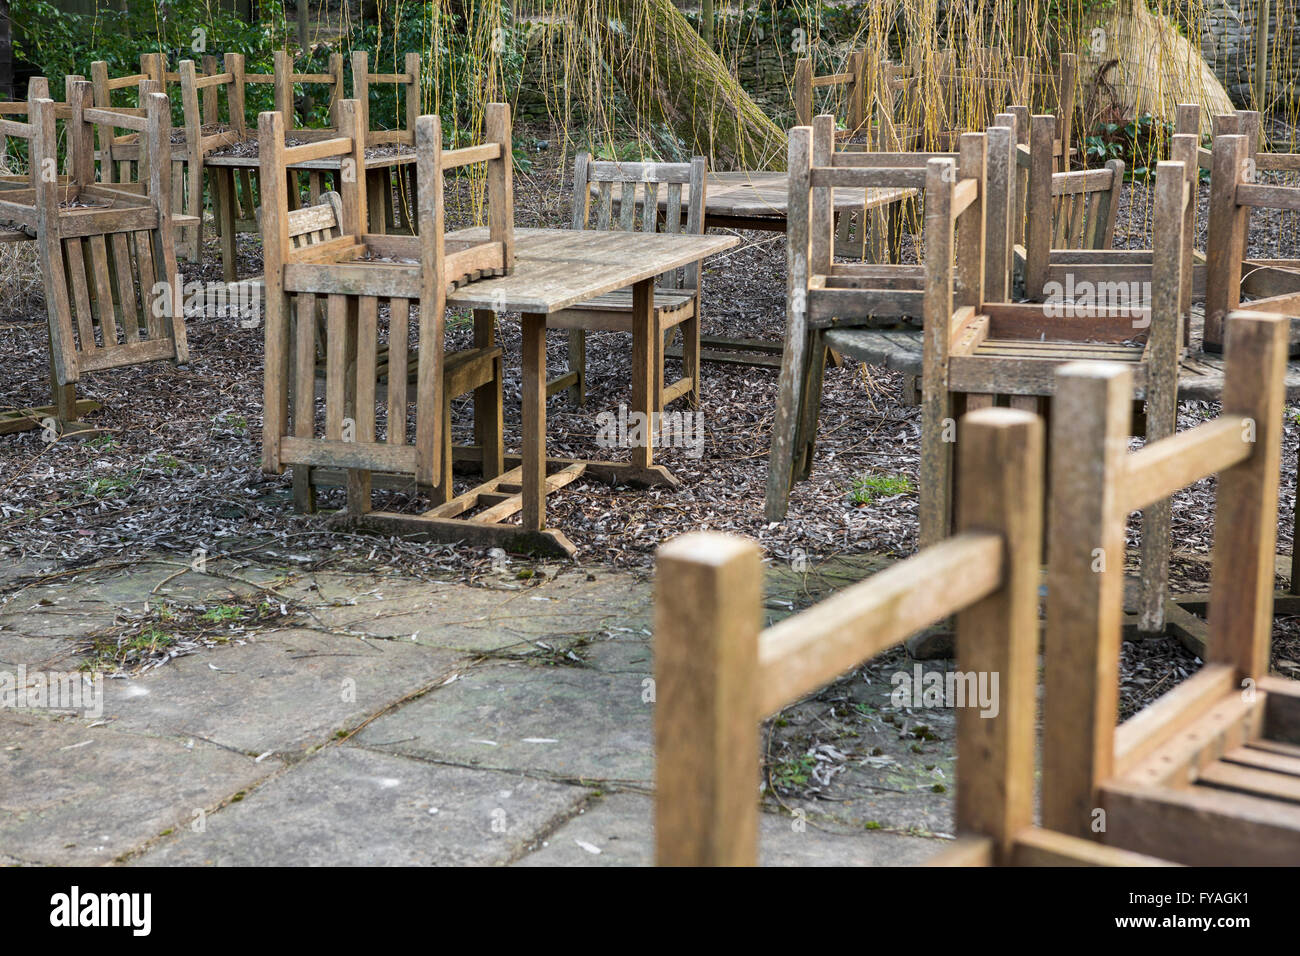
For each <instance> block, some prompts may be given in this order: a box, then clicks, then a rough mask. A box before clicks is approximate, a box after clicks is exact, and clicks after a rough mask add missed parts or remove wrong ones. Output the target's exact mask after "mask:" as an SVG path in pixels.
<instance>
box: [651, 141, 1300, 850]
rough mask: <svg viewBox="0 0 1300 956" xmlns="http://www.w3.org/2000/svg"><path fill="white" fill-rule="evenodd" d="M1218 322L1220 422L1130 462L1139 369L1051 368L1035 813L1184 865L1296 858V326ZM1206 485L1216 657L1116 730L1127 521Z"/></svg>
mask: <svg viewBox="0 0 1300 956" xmlns="http://www.w3.org/2000/svg"><path fill="white" fill-rule="evenodd" d="M1234 149H1235V147H1234ZM1224 324H1225V332H1226V339H1227V349H1226V361H1227V366H1228V369H1227V374H1226V380H1225V384H1224V390H1223V401H1222V409H1221V412H1220V414H1219V416H1218V417H1217V418H1215V419H1213V420H1211V421H1208V422H1204V423H1202V424H1200V425H1197V426H1196V427H1195V428H1192V429H1189V430H1187V431H1184V432H1181V433H1179V434H1178V435H1176V436H1173V437H1169V438H1165V439H1163V440H1161V441H1158V442H1154V443H1151V444H1148V445H1147V446H1146V447H1144V448H1142V449H1141V450H1139V451H1137V452H1132V453H1130V452H1129V451H1128V450H1127V437H1128V435H1129V434H1130V432H1131V427H1130V425H1129V422H1128V416H1129V396H1130V395H1131V392H1132V388H1133V382H1132V371H1131V369H1130V368H1128V367H1122V366H1117V365H1104V364H1089V365H1085V366H1069V367H1067V368H1064V369H1061V370H1060V371H1059V372H1058V373H1057V375H1058V383H1057V399H1056V400H1057V403H1058V415H1057V418H1056V420H1055V421H1054V422H1053V426H1052V427H1053V430H1054V431H1055V432H1057V436H1056V440H1055V442H1054V446H1055V447H1054V450H1053V453H1052V460H1051V465H1050V470H1051V474H1052V492H1051V505H1050V507H1051V526H1050V529H1049V539H1050V541H1049V553H1048V577H1047V619H1046V620H1047V623H1046V639H1045V650H1044V658H1045V675H1044V676H1045V688H1044V694H1043V745H1042V752H1043V772H1042V792H1043V806H1042V819H1043V826H1045V827H1047V828H1049V829H1052V830H1055V831H1057V832H1059V833H1063V834H1066V835H1069V836H1077V837H1080V838H1083V839H1091V840H1095V841H1097V842H1098V843H1099V844H1105V845H1108V846H1113V847H1121V848H1124V849H1127V850H1131V851H1136V852H1140V853H1146V854H1151V855H1154V856H1159V857H1162V858H1164V859H1168V860H1172V861H1175V862H1179V863H1185V864H1189V865H1214V866H1258V865H1294V864H1295V863H1296V862H1297V861H1300V807H1298V806H1297V805H1296V802H1297V779H1298V775H1300V683H1297V682H1296V681H1293V680H1283V679H1281V678H1278V677H1274V676H1271V675H1270V673H1269V651H1270V640H1271V632H1272V615H1273V577H1274V551H1275V547H1276V537H1277V502H1278V480H1279V477H1278V476H1279V466H1280V454H1281V438H1282V429H1283V413H1284V396H1283V386H1282V381H1283V372H1284V369H1285V366H1286V352H1287V326H1288V319H1287V318H1286V317H1283V316H1277V315H1269V314H1263V313H1233V314H1232V315H1231V316H1230V317H1229V318H1228V319H1227V321H1226V322H1225V323H1224ZM1209 476H1217V482H1216V490H1215V516H1214V518H1215V521H1214V525H1215V533H1214V547H1213V565H1212V570H1211V583H1210V601H1209V621H1208V623H1209V641H1208V647H1207V649H1206V652H1205V654H1204V659H1205V664H1204V665H1203V666H1202V667H1201V669H1200V670H1199V671H1197V673H1195V674H1194V675H1193V676H1191V677H1190V678H1188V679H1187V680H1185V681H1184V682H1182V683H1181V684H1180V685H1179V686H1178V687H1176V688H1174V689H1173V690H1172V691H1170V692H1168V693H1166V694H1165V695H1164V696H1162V697H1160V698H1159V699H1158V700H1157V701H1155V702H1154V703H1152V704H1150V705H1148V706H1147V707H1146V708H1145V709H1143V710H1142V711H1140V712H1139V713H1137V714H1135V715H1134V716H1132V717H1131V718H1129V719H1128V720H1127V721H1125V722H1124V723H1122V724H1120V725H1119V726H1118V727H1117V726H1116V710H1117V704H1116V701H1117V695H1118V692H1119V674H1118V666H1119V656H1120V639H1121V638H1120V618H1121V604H1122V600H1123V596H1122V592H1123V579H1124V564H1125V523H1126V520H1127V516H1128V514H1129V512H1131V511H1133V510H1137V509H1140V508H1144V507H1146V506H1147V505H1148V504H1149V503H1151V502H1153V501H1157V500H1160V499H1163V498H1166V497H1167V496H1169V495H1170V494H1172V493H1174V492H1176V491H1177V490H1179V489H1180V488H1184V487H1186V486H1188V485H1190V484H1192V483H1194V482H1196V481H1197V480H1199V479H1201V478H1205V477H1209ZM661 693H662V691H661ZM662 699H663V698H662V697H661V698H660V700H661V701H662ZM660 706H662V703H661V704H660Z"/></svg>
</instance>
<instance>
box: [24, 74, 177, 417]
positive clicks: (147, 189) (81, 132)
mask: <svg viewBox="0 0 1300 956" xmlns="http://www.w3.org/2000/svg"><path fill="white" fill-rule="evenodd" d="M92 96H93V92H92V87H91V84H90V83H87V82H84V81H76V82H73V83H71V84H69V93H68V104H67V106H66V107H65V109H66V113H67V121H66V127H65V133H66V137H67V142H68V173H67V176H66V177H60V176H58V175H57V169H58V163H57V156H56V151H55V149H56V142H57V131H56V117H57V113H59V112H62V110H58V111H56V107H55V104H54V103H53V102H52V101H51V100H48V99H34V100H32V102H31V103H30V104H29V112H28V120H27V122H25V123H22V122H17V121H14V120H9V119H0V135H4V136H9V137H15V138H19V139H25V140H26V141H27V144H28V149H29V156H30V162H31V170H32V181H31V185H29V186H27V185H24V186H21V187H19V186H18V185H17V184H8V185H9V188H5V189H3V190H0V222H4V223H8V224H10V225H12V226H14V227H16V228H17V229H18V230H20V231H23V232H26V233H27V234H28V235H32V236H34V238H35V241H36V242H37V244H38V245H39V247H40V249H39V258H40V261H41V269H42V277H43V279H44V285H45V299H46V306H47V310H48V319H49V331H50V364H51V380H52V385H53V389H54V405H53V406H51V409H50V410H49V411H50V412H51V414H50V415H49V416H45V417H49V418H53V419H54V420H55V423H56V425H57V429H56V430H57V431H59V432H60V433H65V432H67V431H71V430H74V429H75V428H76V427H77V418H78V411H79V407H78V404H77V402H76V398H75V393H74V386H75V383H77V382H78V381H79V380H80V378H81V377H82V375H83V374H84V373H86V372H91V371H98V370H102V369H111V368H121V367H123V366H129V365H138V364H141V363H145V362H151V361H157V360H161V359H170V360H172V361H175V362H185V361H187V359H188V347H187V344H186V339H185V323H184V315H183V311H182V309H183V303H182V301H181V295H180V279H179V275H178V273H177V269H176V255H175V249H174V245H173V230H172V224H171V170H170V163H169V158H170V155H171V149H170V143H171V107H170V104H169V102H168V100H167V98H166V97H165V96H163V95H162V94H159V93H150V94H147V95H146V96H145V101H144V106H143V112H144V115H135V114H134V113H133V112H132V113H126V112H117V111H114V110H107V109H102V108H97V107H94V106H93V105H92V102H93V100H92ZM105 128H107V129H108V134H107V135H108V137H112V136H115V135H116V133H117V131H118V130H123V129H125V130H130V131H132V132H134V133H137V134H139V136H140V138H141V145H142V157H141V162H140V164H139V165H140V167H141V171H142V174H143V175H144V179H143V181H141V182H134V183H120V182H111V183H104V182H100V181H97V177H96V171H95V135H96V131H97V129H105ZM108 142H109V139H107V138H106V139H104V140H101V147H103V146H105V145H106V144H107V143H108ZM101 151H102V149H101ZM35 411H36V414H35V415H32V416H29V417H30V418H32V419H34V421H33V424H36V423H38V422H39V421H40V419H41V417H42V416H41V415H40V414H39V413H40V412H41V411H44V410H39V409H38V410H35ZM7 430H13V429H7Z"/></svg>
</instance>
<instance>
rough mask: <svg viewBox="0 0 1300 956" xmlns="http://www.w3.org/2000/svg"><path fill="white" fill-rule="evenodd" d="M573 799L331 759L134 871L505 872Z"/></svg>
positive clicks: (501, 783) (492, 776) (330, 755)
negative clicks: (499, 868)
mask: <svg viewBox="0 0 1300 956" xmlns="http://www.w3.org/2000/svg"><path fill="white" fill-rule="evenodd" d="M588 793H589V792H588V791H587V790H585V789H584V788H582V787H573V786H567V785H564V784H556V783H550V782H548V781H542V780H534V779H529V778H527V777H521V776H518V775H516V774H506V773H494V772H490V771H481V770H466V769H464V768H461V767H449V766H446V765H440V764H431V763H425V762H422V761H419V760H412V759H409V758H406V757H396V756H393V755H390V754H383V753H376V752H374V751H371V750H366V749H363V748H360V747H330V748H327V749H326V750H323V751H321V752H320V753H319V754H316V755H315V756H313V757H311V758H310V759H308V760H304V761H303V762H301V763H299V764H297V765H296V766H294V767H293V768H292V769H290V770H289V771H287V772H286V773H284V774H282V775H281V776H279V777H277V778H276V779H275V780H272V781H270V782H269V783H267V784H266V785H265V786H263V787H260V788H258V790H257V791H256V792H255V793H253V794H251V795H250V796H249V797H248V798H247V799H245V800H242V801H240V802H239V803H237V804H232V805H230V806H228V807H226V808H225V809H223V810H222V811H221V812H220V813H216V814H213V815H211V816H209V817H208V818H207V821H206V827H205V830H204V832H202V833H195V832H193V831H192V830H186V831H184V832H180V833H178V834H177V835H176V837H174V838H172V839H171V840H169V841H167V842H165V843H163V844H160V845H159V846H157V847H156V848H154V849H152V850H150V851H149V852H147V853H145V854H143V855H142V856H140V857H137V858H136V859H135V860H133V861H132V864H133V865H139V866H200V865H218V866H381V865H382V866H430V865H438V866H470V865H479V866H481V865H492V864H503V863H508V862H510V861H511V860H512V859H514V858H516V857H517V856H518V855H519V854H521V853H522V852H524V849H525V847H527V846H528V845H529V844H531V843H534V842H536V841H537V840H538V838H539V837H540V836H541V835H542V834H544V833H547V832H549V831H550V829H551V828H553V827H554V826H555V825H556V824H557V823H559V822H561V821H563V820H564V819H565V818H567V817H568V816H570V815H572V814H573V813H576V812H577V810H578V809H579V808H580V807H581V806H582V803H583V801H585V800H586V799H587V797H588Z"/></svg>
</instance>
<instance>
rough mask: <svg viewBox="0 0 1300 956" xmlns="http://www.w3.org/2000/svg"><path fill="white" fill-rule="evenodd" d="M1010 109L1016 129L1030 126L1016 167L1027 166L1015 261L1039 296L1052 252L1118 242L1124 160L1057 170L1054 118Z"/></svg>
mask: <svg viewBox="0 0 1300 956" xmlns="http://www.w3.org/2000/svg"><path fill="white" fill-rule="evenodd" d="M1011 112H1012V115H1014V116H1015V117H1016V123H1017V130H1018V131H1019V130H1022V129H1025V128H1026V126H1027V127H1028V129H1029V131H1030V132H1029V137H1028V138H1029V145H1028V146H1027V147H1025V146H1019V147H1018V148H1017V150H1016V159H1017V165H1018V166H1022V165H1023V168H1025V170H1026V173H1025V175H1024V177H1023V179H1022V182H1023V184H1024V193H1023V197H1022V198H1023V201H1021V202H1020V203H1019V204H1018V210H1019V216H1018V218H1017V220H1016V229H1017V233H1018V235H1017V238H1016V250H1015V255H1016V265H1017V269H1018V271H1019V272H1021V273H1022V274H1023V276H1024V292H1025V295H1026V296H1027V297H1028V298H1031V299H1034V300H1040V299H1041V298H1042V296H1043V286H1044V285H1045V284H1046V282H1047V281H1048V279H1047V271H1048V266H1049V264H1050V262H1051V261H1052V256H1053V253H1054V252H1056V251H1057V250H1088V249H1110V248H1111V247H1112V245H1113V244H1114V238H1115V217H1116V214H1117V213H1118V211H1119V200H1120V194H1121V192H1122V190H1123V188H1124V161H1123V160H1120V159H1111V160H1107V161H1106V165H1105V168H1103V169H1079V170H1073V171H1070V172H1054V171H1053V166H1054V165H1055V163H1056V159H1055V157H1054V156H1053V153H1052V150H1053V148H1054V144H1055V143H1058V142H1059V140H1058V139H1057V138H1056V134H1055V128H1056V118H1055V117H1052V116H1034V117H1033V118H1032V119H1030V118H1029V116H1028V110H1027V109H1025V108H1023V107H1017V108H1014V109H1013V110H1012V111H1011Z"/></svg>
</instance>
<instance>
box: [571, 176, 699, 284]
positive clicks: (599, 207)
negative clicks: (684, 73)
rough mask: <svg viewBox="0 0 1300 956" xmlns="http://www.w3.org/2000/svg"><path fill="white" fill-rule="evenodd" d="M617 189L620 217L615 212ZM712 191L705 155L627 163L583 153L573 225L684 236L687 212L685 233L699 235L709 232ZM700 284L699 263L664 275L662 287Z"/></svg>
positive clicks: (575, 189) (575, 184)
mask: <svg viewBox="0 0 1300 956" xmlns="http://www.w3.org/2000/svg"><path fill="white" fill-rule="evenodd" d="M615 186H617V187H618V213H617V215H615V213H614V212H613V209H614V195H615V194H614V187H615ZM707 189H708V160H706V159H705V158H704V157H703V156H696V157H694V158H693V159H692V160H691V161H690V162H689V163H631V162H629V163H623V162H615V161H610V160H598V159H594V158H592V156H591V154H590V153H579V154H578V155H577V156H576V157H575V159H574V163H573V217H572V220H571V222H572V226H573V228H574V229H600V230H608V229H613V230H619V231H622V232H637V231H639V232H656V231H659V230H660V228H662V231H663V232H668V233H680V232H682V213H683V211H684V212H685V213H686V227H685V232H686V233H687V234H689V235H694V236H698V235H701V234H702V233H703V232H704V202H705V195H706V190H707ZM593 194H594V195H593ZM593 202H594V203H595V207H596V208H595V220H594V222H593V220H592V209H591V207H592V204H593ZM661 204H663V205H662V210H663V211H662V212H661V211H660V210H661ZM679 271H680V272H681V273H682V274H681V275H679V274H678V273H679ZM698 283H699V264H698V263H692V264H691V265H689V266H687V267H686V268H685V269H684V270H673V271H672V272H668V273H665V274H664V275H663V276H661V277H660V278H659V281H658V285H659V287H660V288H666V289H680V288H687V289H695V288H698Z"/></svg>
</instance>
